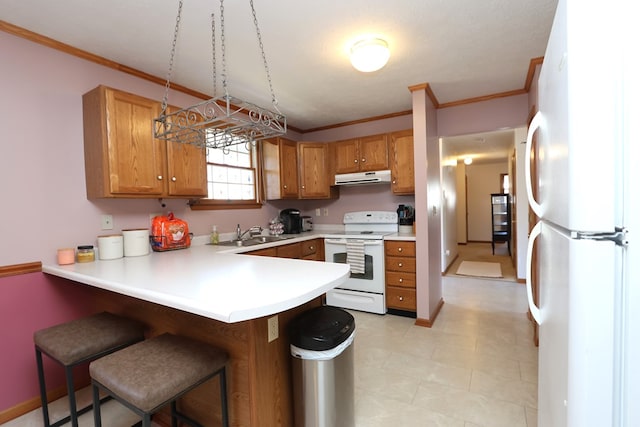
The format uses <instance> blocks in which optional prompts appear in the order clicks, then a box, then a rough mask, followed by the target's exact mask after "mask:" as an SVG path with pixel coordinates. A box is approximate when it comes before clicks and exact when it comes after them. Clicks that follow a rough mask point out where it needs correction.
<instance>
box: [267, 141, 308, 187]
mask: <svg viewBox="0 0 640 427" xmlns="http://www.w3.org/2000/svg"><path fill="white" fill-rule="evenodd" d="M298 169H299V168H298V143H297V142H296V141H292V140H290V139H286V138H271V139H266V140H264V141H263V142H262V176H263V177H264V188H265V197H266V198H267V200H278V199H297V198H298V196H299V189H298Z"/></svg>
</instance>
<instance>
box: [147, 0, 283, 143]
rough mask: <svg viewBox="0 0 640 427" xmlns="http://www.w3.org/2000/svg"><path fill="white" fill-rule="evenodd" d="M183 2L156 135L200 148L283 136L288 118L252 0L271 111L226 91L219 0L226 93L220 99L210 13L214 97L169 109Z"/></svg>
mask: <svg viewBox="0 0 640 427" xmlns="http://www.w3.org/2000/svg"><path fill="white" fill-rule="evenodd" d="M182 4H183V0H180V2H179V4H178V13H177V16H176V25H175V30H174V34H173V42H172V46H171V54H170V58H169V71H168V73H167V81H166V85H165V94H164V97H163V100H162V113H161V115H160V117H158V118H156V119H154V136H155V137H156V138H158V139H161V140H166V141H172V142H179V143H183V144H192V145H196V146H199V147H207V148H220V149H225V148H228V147H230V146H232V145H237V144H252V145H254V144H255V143H256V141H260V140H263V139H266V138H272V137H275V136H280V135H284V134H285V133H286V131H287V119H286V116H285V115H283V114H282V113H281V112H280V110H279V109H278V105H277V104H278V101H277V100H276V97H275V94H274V91H273V85H272V83H271V75H270V72H269V66H268V64H267V59H266V55H265V53H264V46H263V44H262V35H261V33H260V28H259V26H258V20H257V17H256V12H255V8H254V6H253V0H249V4H250V6H251V12H252V15H253V22H254V25H255V28H256V34H257V38H258V44H259V47H260V52H261V54H262V60H263V64H264V68H265V72H266V75H267V80H268V83H269V90H270V91H271V102H272V105H273V109H274V110H275V111H272V110H270V109H267V108H263V107H260V106H258V105H256V104H253V103H250V102H247V101H244V100H242V99H240V98H238V97H234V96H231V95H229V93H228V88H227V70H226V46H225V34H224V0H220V24H221V25H220V32H221V40H220V41H221V48H222V87H223V90H224V94H223V95H221V96H217V94H216V92H217V72H216V31H215V16H214V14H211V44H212V63H213V98H211V99H208V100H206V101H203V102H200V103H197V104H195V105H192V106H190V107H186V108H182V109H179V110H175V111H173V110H171V109H169V108H168V99H169V89H170V86H171V74H172V71H173V62H174V57H175V50H176V43H177V40H178V32H179V28H180V21H181V15H182Z"/></svg>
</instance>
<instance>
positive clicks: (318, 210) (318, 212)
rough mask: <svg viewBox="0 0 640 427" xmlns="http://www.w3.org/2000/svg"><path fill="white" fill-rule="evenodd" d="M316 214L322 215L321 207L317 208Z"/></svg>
mask: <svg viewBox="0 0 640 427" xmlns="http://www.w3.org/2000/svg"><path fill="white" fill-rule="evenodd" d="M316 216H320V208H317V209H316Z"/></svg>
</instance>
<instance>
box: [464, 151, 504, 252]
mask: <svg viewBox="0 0 640 427" xmlns="http://www.w3.org/2000/svg"><path fill="white" fill-rule="evenodd" d="M466 169H467V186H468V188H467V209H468V213H469V222H468V238H469V241H472V242H474V241H475V242H490V241H491V196H490V195H491V193H499V192H500V174H502V173H508V164H507V162H506V161H504V162H500V163H487V164H471V165H469V166H467V168H466Z"/></svg>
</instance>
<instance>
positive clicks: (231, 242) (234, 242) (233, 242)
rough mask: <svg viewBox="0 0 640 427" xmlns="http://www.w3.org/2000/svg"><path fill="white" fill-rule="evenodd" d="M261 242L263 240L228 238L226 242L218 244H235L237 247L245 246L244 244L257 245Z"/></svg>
mask: <svg viewBox="0 0 640 427" xmlns="http://www.w3.org/2000/svg"><path fill="white" fill-rule="evenodd" d="M261 243H264V242H258V241H257V240H253V239H250V240H229V241H227V242H220V243H218V246H236V247H239V248H242V247H245V246H254V245H259V244H261Z"/></svg>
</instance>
